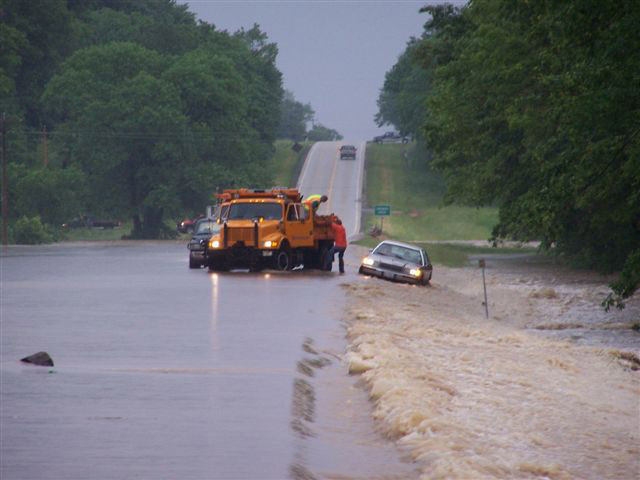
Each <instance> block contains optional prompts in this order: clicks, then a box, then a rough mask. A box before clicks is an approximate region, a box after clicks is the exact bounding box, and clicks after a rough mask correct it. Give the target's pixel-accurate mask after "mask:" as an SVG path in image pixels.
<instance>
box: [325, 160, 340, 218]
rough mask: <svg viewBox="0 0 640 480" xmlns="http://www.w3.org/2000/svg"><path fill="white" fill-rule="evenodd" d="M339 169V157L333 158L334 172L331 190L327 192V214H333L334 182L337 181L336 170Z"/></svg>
mask: <svg viewBox="0 0 640 480" xmlns="http://www.w3.org/2000/svg"><path fill="white" fill-rule="evenodd" d="M337 169H338V155H337V154H336V155H334V156H333V170H332V171H331V178H330V179H329V188H328V192H327V196H328V197H329V200H328V201H327V213H329V212H331V206H332V205H333V182H334V180H335V179H336V170H337Z"/></svg>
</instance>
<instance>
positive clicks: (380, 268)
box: [358, 240, 433, 285]
mask: <svg viewBox="0 0 640 480" xmlns="http://www.w3.org/2000/svg"><path fill="white" fill-rule="evenodd" d="M358 272H359V273H361V274H363V275H374V276H377V277H380V278H386V279H388V280H397V281H401V282H409V283H415V284H419V285H427V284H428V283H429V281H430V280H431V274H432V273H433V266H432V265H431V261H430V260H429V256H428V255H427V251H426V250H425V249H424V248H420V247H416V246H415V245H410V244H408V243H402V242H396V241H393V240H385V241H383V242H381V243H379V244H378V246H377V247H376V248H374V249H373V250H372V251H371V253H369V255H367V256H366V257H364V258H363V259H362V263H361V265H360V270H358Z"/></svg>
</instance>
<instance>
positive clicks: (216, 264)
mask: <svg viewBox="0 0 640 480" xmlns="http://www.w3.org/2000/svg"><path fill="white" fill-rule="evenodd" d="M227 270H229V267H228V266H227V264H226V263H224V262H222V261H220V260H210V261H209V271H210V272H226V271H227Z"/></svg>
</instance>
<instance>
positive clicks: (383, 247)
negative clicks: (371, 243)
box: [373, 243, 393, 257]
mask: <svg viewBox="0 0 640 480" xmlns="http://www.w3.org/2000/svg"><path fill="white" fill-rule="evenodd" d="M373 253H376V254H378V255H386V256H388V257H392V256H393V253H391V245H389V244H388V243H381V244H380V245H378V246H377V247H376V249H375V250H374V251H373Z"/></svg>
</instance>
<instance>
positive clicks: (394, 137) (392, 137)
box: [373, 132, 409, 143]
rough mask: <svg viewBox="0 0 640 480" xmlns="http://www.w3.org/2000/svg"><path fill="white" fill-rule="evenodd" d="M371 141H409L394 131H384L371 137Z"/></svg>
mask: <svg viewBox="0 0 640 480" xmlns="http://www.w3.org/2000/svg"><path fill="white" fill-rule="evenodd" d="M373 143H409V139H408V138H407V137H403V136H402V135H400V134H399V133H396V132H385V133H384V134H382V135H378V136H377V137H373Z"/></svg>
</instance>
